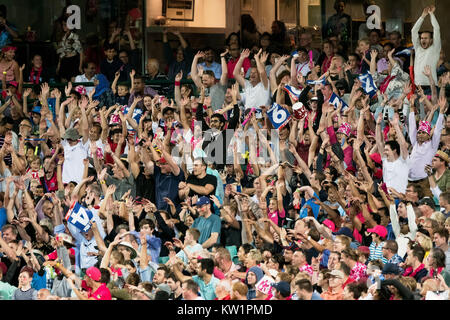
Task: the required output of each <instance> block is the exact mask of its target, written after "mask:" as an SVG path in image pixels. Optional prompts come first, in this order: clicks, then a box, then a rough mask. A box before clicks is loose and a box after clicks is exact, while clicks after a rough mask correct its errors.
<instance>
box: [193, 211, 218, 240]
mask: <svg viewBox="0 0 450 320" xmlns="http://www.w3.org/2000/svg"><path fill="white" fill-rule="evenodd" d="M192 227H193V228H197V229H198V231H200V238H199V239H198V243H200V244H203V243H204V242H205V241H206V240H208V239H209V238H210V237H211V233H213V232H216V233H218V235H219V236H218V237H217V243H219V241H220V229H221V227H222V224H221V220H220V217H219V216H217V215H215V214H211V215H210V216H209V217H208V218H205V217H198V218H197V219H195V221H194V224H193V225H192Z"/></svg>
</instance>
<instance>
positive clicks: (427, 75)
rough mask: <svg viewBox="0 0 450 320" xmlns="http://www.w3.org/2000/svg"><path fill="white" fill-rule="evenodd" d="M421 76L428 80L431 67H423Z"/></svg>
mask: <svg viewBox="0 0 450 320" xmlns="http://www.w3.org/2000/svg"><path fill="white" fill-rule="evenodd" d="M423 74H424V75H425V76H426V77H428V78H429V77H431V67H430V66H429V65H426V66H425V68H424V69H423Z"/></svg>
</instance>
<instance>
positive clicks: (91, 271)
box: [86, 267, 102, 282]
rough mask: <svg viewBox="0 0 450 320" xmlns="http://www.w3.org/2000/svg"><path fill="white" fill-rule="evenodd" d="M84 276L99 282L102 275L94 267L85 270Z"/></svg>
mask: <svg viewBox="0 0 450 320" xmlns="http://www.w3.org/2000/svg"><path fill="white" fill-rule="evenodd" d="M86 275H87V276H88V277H89V278H91V279H92V280H94V281H97V282H98V281H100V278H101V277H102V273H101V272H100V270H99V269H97V268H96V267H90V268H88V269H87V270H86Z"/></svg>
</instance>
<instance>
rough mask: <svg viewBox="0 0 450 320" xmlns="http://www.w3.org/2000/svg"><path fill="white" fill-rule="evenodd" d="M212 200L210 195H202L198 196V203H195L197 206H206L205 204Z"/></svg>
mask: <svg viewBox="0 0 450 320" xmlns="http://www.w3.org/2000/svg"><path fill="white" fill-rule="evenodd" d="M210 203H211V202H210V201H209V198H208V197H205V196H202V197H200V198H198V200H197V203H196V204H195V205H196V206H197V207H201V206H204V205H205V204H210Z"/></svg>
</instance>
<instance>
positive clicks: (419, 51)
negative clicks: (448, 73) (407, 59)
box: [411, 5, 441, 89]
mask: <svg viewBox="0 0 450 320" xmlns="http://www.w3.org/2000/svg"><path fill="white" fill-rule="evenodd" d="M435 10H436V7H435V6H434V5H432V6H429V7H426V8H425V9H423V12H422V15H421V16H420V18H419V19H418V20H417V22H416V24H415V25H414V27H413V28H412V30H411V39H412V42H413V45H414V50H415V60H414V74H415V77H414V80H415V84H416V85H417V86H419V85H420V86H427V87H428V88H427V89H429V86H430V82H429V81H428V78H427V76H426V75H424V74H423V70H424V68H425V66H427V65H428V66H431V76H432V77H433V80H434V83H435V84H437V83H438V80H437V74H436V67H435V66H436V65H437V63H438V61H439V57H440V54H441V29H440V27H439V23H438V22H437V20H436V17H435V15H434V11H435ZM428 14H429V15H430V19H431V24H432V25H433V32H430V31H423V32H420V33H419V29H420V27H421V26H422V23H423V21H424V20H425V18H426V16H427V15H428Z"/></svg>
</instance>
